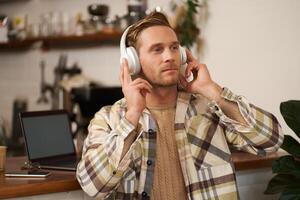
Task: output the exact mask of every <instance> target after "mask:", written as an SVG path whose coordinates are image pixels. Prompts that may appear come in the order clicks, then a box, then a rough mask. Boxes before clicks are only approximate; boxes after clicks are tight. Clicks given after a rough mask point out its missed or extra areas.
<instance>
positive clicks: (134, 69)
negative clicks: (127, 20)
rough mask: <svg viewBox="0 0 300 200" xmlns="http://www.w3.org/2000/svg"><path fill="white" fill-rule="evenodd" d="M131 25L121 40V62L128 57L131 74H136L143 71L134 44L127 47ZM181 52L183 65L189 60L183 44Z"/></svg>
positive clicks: (180, 48)
mask: <svg viewBox="0 0 300 200" xmlns="http://www.w3.org/2000/svg"><path fill="white" fill-rule="evenodd" d="M131 26H132V25H131ZM131 26H129V27H127V29H126V30H125V31H124V33H123V35H122V37H121V40H120V53H121V59H120V62H122V59H123V58H126V59H127V62H128V67H129V72H130V75H136V74H138V73H139V72H140V71H141V64H140V61H139V57H138V54H137V51H136V50H135V48H134V47H132V46H130V47H126V38H127V33H128V31H129V29H130V27H131ZM179 52H180V61H181V65H184V64H185V63H186V60H187V56H186V52H185V49H184V48H183V47H182V46H179Z"/></svg>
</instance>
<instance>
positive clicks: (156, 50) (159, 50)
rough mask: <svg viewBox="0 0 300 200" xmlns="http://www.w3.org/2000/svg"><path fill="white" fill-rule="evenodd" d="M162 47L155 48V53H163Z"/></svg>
mask: <svg viewBox="0 0 300 200" xmlns="http://www.w3.org/2000/svg"><path fill="white" fill-rule="evenodd" d="M162 49H163V48H162V47H155V48H154V49H153V51H154V52H155V53H159V52H161V51H162Z"/></svg>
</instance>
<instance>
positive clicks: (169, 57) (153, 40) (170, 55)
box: [137, 26, 180, 87]
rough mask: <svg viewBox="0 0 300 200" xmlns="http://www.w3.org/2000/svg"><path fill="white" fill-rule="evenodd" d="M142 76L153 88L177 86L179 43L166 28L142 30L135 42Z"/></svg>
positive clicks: (173, 33) (156, 27) (173, 34)
mask: <svg viewBox="0 0 300 200" xmlns="http://www.w3.org/2000/svg"><path fill="white" fill-rule="evenodd" d="M137 46H138V52H139V59H140V63H141V67H142V74H143V75H144V78H145V79H147V80H148V81H149V82H150V84H152V85H153V86H159V87H169V86H174V85H177V82H178V78H179V70H180V69H179V68H180V55H179V42H178V40H177V36H176V34H175V32H174V31H173V30H172V29H171V28H169V27H167V26H152V27H149V28H146V29H145V30H143V31H142V32H141V33H140V35H139V37H138V41H137Z"/></svg>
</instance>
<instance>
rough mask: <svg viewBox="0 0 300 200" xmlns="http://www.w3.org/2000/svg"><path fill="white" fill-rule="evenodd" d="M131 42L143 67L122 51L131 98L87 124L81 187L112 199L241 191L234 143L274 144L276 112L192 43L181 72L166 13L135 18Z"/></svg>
mask: <svg viewBox="0 0 300 200" xmlns="http://www.w3.org/2000/svg"><path fill="white" fill-rule="evenodd" d="M127 43H128V44H129V45H130V46H134V47H135V49H136V50H137V52H138V56H139V62H140V65H141V72H140V73H139V75H138V77H136V78H135V79H133V78H132V77H131V76H130V73H129V68H128V64H127V60H126V59H123V62H122V64H121V69H120V71H121V72H120V81H121V85H122V91H123V93H124V97H125V98H123V99H121V100H120V101H118V102H116V103H115V104H114V105H113V106H107V107H104V108H102V109H101V110H100V111H99V112H97V113H96V115H95V118H94V119H93V120H92V121H91V123H90V125H89V134H88V136H87V138H86V140H85V144H84V149H83V154H82V160H81V162H80V163H79V165H78V169H77V179H78V181H79V183H80V184H81V186H82V188H83V190H84V191H85V192H86V193H87V194H89V195H90V196H93V197H101V198H108V199H109V198H115V199H162V200H168V199H172V200H174V199H180V200H182V199H193V200H198V199H230V200H232V199H237V198H238V195H237V187H236V182H235V176H234V168H233V163H232V161H231V157H230V155H231V153H230V150H229V147H228V143H229V144H230V146H232V147H235V148H236V149H239V150H244V151H247V152H250V153H253V154H260V155H264V154H266V153H268V152H273V151H276V150H277V149H278V148H279V146H280V144H281V143H282V139H283V135H282V133H281V128H280V125H279V124H278V122H277V120H276V118H275V117H274V116H273V115H272V114H270V113H267V112H266V111H264V110H262V109H260V108H258V107H256V106H254V105H251V104H249V103H248V102H247V100H246V99H245V98H244V97H242V96H238V95H235V94H234V93H232V92H231V91H230V90H229V89H227V88H221V87H220V86H219V85H218V84H217V83H216V82H214V81H213V80H212V79H211V77H210V75H209V71H208V69H207V67H206V65H204V64H198V62H197V61H196V60H195V59H194V57H193V56H192V55H191V53H190V52H189V51H188V50H186V53H187V68H186V73H185V76H183V75H181V74H180V72H179V71H180V62H181V61H180V55H179V54H180V52H179V43H178V40H177V37H176V34H175V32H174V30H173V29H172V28H171V27H170V25H169V23H168V21H167V19H166V18H165V16H164V15H163V14H161V13H152V14H150V15H148V16H146V17H145V18H144V19H143V20H141V21H140V22H138V23H136V24H134V25H133V26H132V27H131V28H130V29H129V32H128V35H127ZM191 73H193V75H194V80H193V81H191V82H188V81H187V80H186V78H187V77H189V75H190V74H191ZM178 83H180V85H181V87H182V88H183V90H184V91H179V89H178ZM227 142H228V143H227Z"/></svg>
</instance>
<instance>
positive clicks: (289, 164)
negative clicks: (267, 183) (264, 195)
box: [272, 155, 300, 178]
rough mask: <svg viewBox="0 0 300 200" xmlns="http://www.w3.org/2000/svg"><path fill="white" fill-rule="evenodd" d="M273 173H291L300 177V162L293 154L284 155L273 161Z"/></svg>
mask: <svg viewBox="0 0 300 200" xmlns="http://www.w3.org/2000/svg"><path fill="white" fill-rule="evenodd" d="M272 171H273V173H278V174H290V175H294V176H296V177H298V178H300V162H298V161H296V160H295V158H294V157H293V156H290V155H288V156H282V157H280V158H279V159H277V160H275V161H273V163H272Z"/></svg>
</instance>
